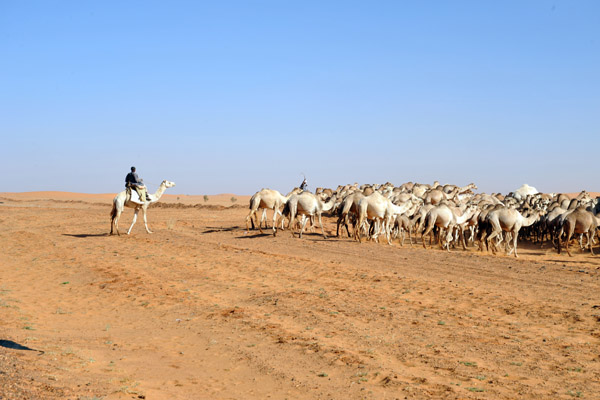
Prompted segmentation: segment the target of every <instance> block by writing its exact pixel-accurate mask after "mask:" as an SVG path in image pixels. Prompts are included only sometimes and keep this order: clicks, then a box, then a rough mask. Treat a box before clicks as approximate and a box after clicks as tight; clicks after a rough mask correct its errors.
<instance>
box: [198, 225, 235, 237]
mask: <svg viewBox="0 0 600 400" xmlns="http://www.w3.org/2000/svg"><path fill="white" fill-rule="evenodd" d="M207 228H208V229H207V230H205V231H204V232H202V234H203V235H204V234H207V233H215V232H232V231H235V230H238V229H240V227H239V226H231V227H229V228H220V227H215V226H207Z"/></svg>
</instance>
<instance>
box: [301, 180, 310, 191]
mask: <svg viewBox="0 0 600 400" xmlns="http://www.w3.org/2000/svg"><path fill="white" fill-rule="evenodd" d="M306 186H308V185H307V183H306V179H305V180H303V181H302V183H301V184H300V189H302V190H306Z"/></svg>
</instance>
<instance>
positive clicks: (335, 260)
mask: <svg viewBox="0 0 600 400" xmlns="http://www.w3.org/2000/svg"><path fill="white" fill-rule="evenodd" d="M0 202H2V203H1V204H0V243H1V246H2V247H1V249H2V254H3V257H2V258H1V259H0V318H1V321H2V323H1V325H0V370H1V371H3V372H4V373H2V374H0V398H2V399H3V398H31V399H34V398H49V399H52V398H61V399H62V398H73V399H78V398H81V399H88V398H89V399H91V398H94V397H98V398H106V399H121V398H123V399H129V398H146V399H175V398H178V399H189V398H207V399H209V398H210V399H214V398H218V399H227V398H231V399H238V398H257V399H263V398H274V399H283V398H288V399H307V398H315V399H321V398H323V399H326V398H332V399H339V398H353V399H354V398H374V399H395V398H409V399H425V398H450V399H453V398H506V399H509V398H517V397H518V398H531V399H534V398H535V399H539V398H564V399H571V398H574V397H584V398H590V399H591V398H598V397H599V396H600V395H599V393H600V298H599V296H600V290H599V289H600V284H599V280H598V276H599V275H598V273H599V271H600V270H599V269H598V268H599V267H600V258H594V257H592V256H591V255H590V254H589V253H585V254H582V253H580V252H578V251H576V252H575V253H576V255H575V257H573V258H569V257H568V256H566V255H564V254H561V255H557V254H556V251H555V250H553V249H551V248H544V249H540V248H539V247H538V246H531V245H528V244H527V243H523V242H521V243H520V244H519V254H520V258H519V259H518V260H515V259H514V258H512V257H505V256H497V257H494V256H491V255H486V254H480V253H477V252H476V251H475V250H474V249H473V248H471V249H470V250H469V251H467V252H463V251H460V250H457V251H453V252H451V253H446V252H442V251H440V250H437V249H435V250H424V249H423V248H422V247H420V244H419V246H415V247H413V248H410V247H409V246H408V245H405V246H404V247H400V246H399V245H398V244H397V243H395V244H394V245H393V246H388V245H387V244H376V243H363V244H358V243H356V242H354V241H352V240H350V239H348V238H340V239H336V238H330V239H328V240H323V238H322V236H321V235H320V234H317V233H314V234H308V235H305V237H304V239H302V240H299V239H297V238H292V237H291V235H290V233H289V232H287V231H286V232H282V233H280V234H279V235H278V236H277V237H275V238H274V237H273V236H272V235H260V234H257V233H255V232H251V233H250V234H245V232H244V226H243V220H244V217H245V215H246V213H247V210H246V208H245V207H244V208H242V207H237V208H227V209H222V210H219V209H217V208H215V207H213V208H198V207H195V208H183V207H180V208H177V207H172V208H157V207H155V208H151V209H150V210H149V221H150V225H151V227H152V229H154V230H155V233H154V234H153V235H148V234H146V233H145V232H144V231H143V226H142V224H141V222H138V224H137V225H136V226H135V227H134V230H133V232H132V235H131V236H120V237H118V236H108V235H107V233H108V231H109V229H110V224H109V216H108V214H109V211H110V205H109V201H107V202H106V203H104V204H101V203H88V202H85V201H70V202H69V201H51V200H36V199H27V200H20V201H15V200H14V199H10V198H0ZM240 203H241V204H246V203H243V202H242V201H240ZM131 215H132V210H126V212H125V214H124V216H123V220H122V223H121V229H122V230H123V229H125V228H126V227H127V226H128V224H129V223H130V221H131ZM326 222H327V225H326V231H328V232H329V234H331V233H333V232H334V230H335V224H334V220H333V219H326ZM17 396H20V397H17Z"/></svg>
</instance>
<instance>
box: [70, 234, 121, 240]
mask: <svg viewBox="0 0 600 400" xmlns="http://www.w3.org/2000/svg"><path fill="white" fill-rule="evenodd" d="M63 236H70V237H75V238H79V239H85V238H88V237H103V236H110V235H109V234H108V233H79V234H72V233H63Z"/></svg>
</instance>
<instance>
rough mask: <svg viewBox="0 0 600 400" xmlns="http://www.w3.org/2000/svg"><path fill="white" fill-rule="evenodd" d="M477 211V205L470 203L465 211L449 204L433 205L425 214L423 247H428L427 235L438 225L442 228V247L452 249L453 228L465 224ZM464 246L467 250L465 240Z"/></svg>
mask: <svg viewBox="0 0 600 400" xmlns="http://www.w3.org/2000/svg"><path fill="white" fill-rule="evenodd" d="M476 211H477V207H476V206H475V205H469V206H468V207H467V209H466V210H465V211H464V212H461V211H460V210H459V209H458V208H457V207H452V206H449V205H447V204H440V205H437V206H435V207H433V208H432V209H431V210H429V212H428V213H427V215H426V216H425V222H424V230H423V234H422V235H421V239H422V242H423V247H424V248H427V245H426V244H425V236H427V235H428V234H430V233H431V231H432V230H433V228H434V227H436V226H437V227H438V228H440V235H439V238H440V246H441V247H442V249H443V248H444V247H446V248H447V249H448V251H450V246H449V245H450V241H451V239H452V232H453V228H454V227H455V226H457V225H461V224H464V223H465V222H466V221H467V220H468V219H470V218H471V217H472V216H473V214H475V212H476ZM461 232H462V231H461ZM444 233H445V235H444ZM463 248H464V249H465V250H466V247H465V246H464V240H463Z"/></svg>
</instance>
